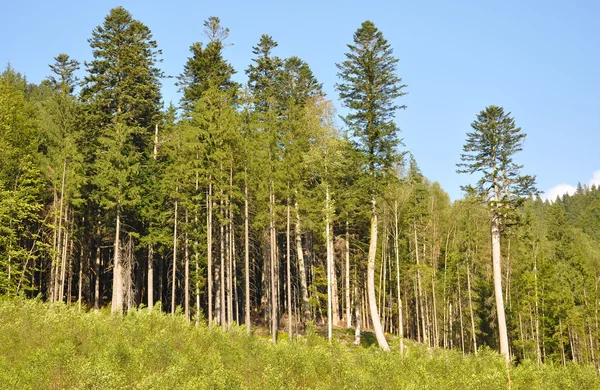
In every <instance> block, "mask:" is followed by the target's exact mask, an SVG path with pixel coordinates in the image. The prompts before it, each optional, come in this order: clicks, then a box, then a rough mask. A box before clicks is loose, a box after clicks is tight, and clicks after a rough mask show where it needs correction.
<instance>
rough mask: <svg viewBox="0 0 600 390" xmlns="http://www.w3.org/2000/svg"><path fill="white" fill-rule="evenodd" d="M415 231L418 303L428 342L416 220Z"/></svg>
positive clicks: (423, 330)
mask: <svg viewBox="0 0 600 390" xmlns="http://www.w3.org/2000/svg"><path fill="white" fill-rule="evenodd" d="M413 231H414V236H415V260H416V263H417V292H418V295H419V296H418V298H417V301H418V304H419V309H420V312H421V328H422V333H423V343H424V344H427V343H428V341H429V337H428V335H427V325H426V322H425V308H424V305H423V288H422V285H421V270H420V265H421V263H420V261H419V240H418V237H417V224H416V222H413Z"/></svg>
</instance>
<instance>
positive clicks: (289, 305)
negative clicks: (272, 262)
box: [285, 186, 293, 342]
mask: <svg viewBox="0 0 600 390" xmlns="http://www.w3.org/2000/svg"><path fill="white" fill-rule="evenodd" d="M288 192H289V186H288ZM285 240H286V243H285V250H286V259H287V264H286V266H287V269H286V271H287V309H288V333H289V338H290V342H291V341H292V320H293V317H292V267H291V263H292V257H291V250H290V249H291V248H290V197H289V195H288V198H287V226H286V232H285Z"/></svg>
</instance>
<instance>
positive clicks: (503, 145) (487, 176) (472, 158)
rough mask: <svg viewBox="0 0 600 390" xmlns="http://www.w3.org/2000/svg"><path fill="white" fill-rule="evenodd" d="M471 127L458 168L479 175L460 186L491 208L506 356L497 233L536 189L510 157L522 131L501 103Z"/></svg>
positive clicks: (520, 142)
mask: <svg viewBox="0 0 600 390" xmlns="http://www.w3.org/2000/svg"><path fill="white" fill-rule="evenodd" d="M471 128H472V129H473V131H471V132H469V133H467V141H466V143H465V145H464V146H463V152H464V153H462V154H461V160H462V162H461V163H459V164H457V166H458V167H459V169H458V171H457V172H459V173H469V174H473V173H479V174H480V175H481V178H480V179H479V180H478V182H477V184H476V185H475V186H474V187H473V186H471V185H468V186H464V187H463V189H465V190H466V191H467V192H468V193H471V194H477V195H478V196H479V197H481V199H482V200H483V201H484V202H485V203H486V204H487V206H488V209H489V211H490V219H491V229H492V230H491V233H492V259H493V273H494V295H495V298H496V312H497V316H498V331H499V340H500V353H501V354H502V355H503V356H504V357H505V358H506V359H507V360H509V359H510V356H509V349H508V333H507V328H506V317H505V310H504V299H503V297H502V274H501V271H502V268H501V258H500V257H501V252H500V235H501V232H502V229H503V228H504V227H505V225H506V224H507V223H509V222H510V221H511V220H513V219H514V217H515V210H516V209H517V208H518V207H519V206H520V205H521V204H522V203H523V201H524V199H525V197H526V196H528V195H531V194H533V193H535V192H536V190H535V187H534V184H535V177H533V176H528V175H521V173H520V171H521V169H522V168H523V166H522V165H518V164H516V163H515V162H514V161H513V158H514V155H515V154H516V153H518V152H520V151H521V150H522V147H523V140H524V138H525V133H523V132H521V128H520V127H517V126H516V125H515V120H514V119H513V118H511V117H510V113H508V114H507V113H505V112H504V109H503V108H502V107H498V106H488V107H486V109H485V110H482V111H481V112H480V113H479V114H478V115H477V119H476V120H475V121H473V122H472V123H471Z"/></svg>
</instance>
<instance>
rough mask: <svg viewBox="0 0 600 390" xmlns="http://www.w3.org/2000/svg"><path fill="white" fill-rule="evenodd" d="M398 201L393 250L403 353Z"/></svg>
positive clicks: (401, 349)
mask: <svg viewBox="0 0 600 390" xmlns="http://www.w3.org/2000/svg"><path fill="white" fill-rule="evenodd" d="M399 239H400V234H399V231H398V201H395V202H394V252H395V255H396V288H397V293H398V338H399V339H400V353H401V354H404V325H403V324H402V320H403V318H402V296H401V295H400V248H398V241H399Z"/></svg>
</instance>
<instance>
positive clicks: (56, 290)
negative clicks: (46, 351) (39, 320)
mask: <svg viewBox="0 0 600 390" xmlns="http://www.w3.org/2000/svg"><path fill="white" fill-rule="evenodd" d="M66 172H67V160H65V161H64V163H63V173H62V184H61V187H60V211H59V214H58V252H57V256H56V269H55V272H54V278H55V279H54V299H53V301H54V302H56V301H57V300H59V299H60V300H61V301H62V293H61V292H60V285H59V283H61V275H62V271H61V272H60V273H59V265H58V260H61V259H62V258H63V256H62V253H63V252H64V245H62V243H61V237H62V235H63V232H62V221H63V205H64V199H65V180H66ZM61 261H62V260H61ZM9 276H10V273H9ZM59 296H60V298H59Z"/></svg>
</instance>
